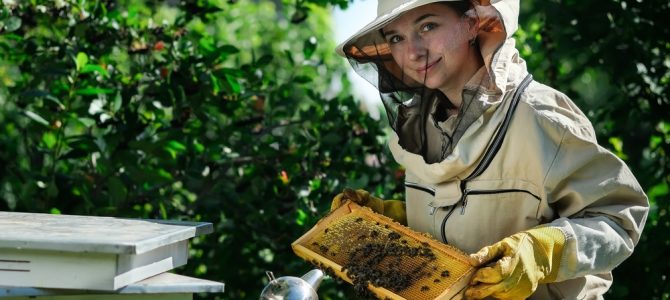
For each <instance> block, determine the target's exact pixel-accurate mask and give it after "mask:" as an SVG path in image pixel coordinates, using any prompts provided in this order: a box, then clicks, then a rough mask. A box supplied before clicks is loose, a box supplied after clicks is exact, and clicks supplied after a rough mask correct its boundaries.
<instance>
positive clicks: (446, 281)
mask: <svg viewBox="0 0 670 300" xmlns="http://www.w3.org/2000/svg"><path fill="white" fill-rule="evenodd" d="M293 250H294V251H295V252H296V254H298V256H300V257H302V258H303V259H305V260H307V261H308V262H310V263H312V264H314V265H315V266H317V267H319V268H321V269H322V270H324V272H326V273H327V274H329V275H330V276H331V277H339V278H341V279H343V280H345V281H347V282H350V283H352V284H353V285H354V290H355V291H356V294H357V295H358V296H359V297H361V298H381V299H451V298H452V297H453V296H456V297H458V295H459V294H460V291H461V290H462V288H463V287H465V285H466V284H467V280H468V278H469V277H470V275H471V274H472V272H473V271H474V269H473V268H472V266H471V265H470V264H469V263H468V258H467V256H466V255H465V254H464V253H462V252H460V251H459V250H458V249H455V248H453V247H450V246H447V245H444V244H441V243H439V242H437V241H435V240H433V239H432V238H430V237H428V236H426V235H423V234H420V233H418V232H415V231H413V230H411V229H409V228H407V227H405V226H402V225H400V224H398V223H395V222H393V221H392V220H391V219H389V218H386V217H384V216H382V215H379V214H376V213H374V212H372V211H371V210H370V209H368V208H366V207H360V206H358V205H356V204H354V203H352V202H349V203H347V204H345V205H343V206H342V207H340V208H339V209H337V210H335V211H333V212H332V213H331V214H329V215H328V216H326V217H324V218H323V219H322V220H320V221H319V223H318V224H317V225H316V226H315V227H314V228H312V229H311V230H310V231H309V232H307V233H306V234H305V235H303V236H302V237H301V238H299V239H298V240H296V241H295V242H294V243H293Z"/></svg>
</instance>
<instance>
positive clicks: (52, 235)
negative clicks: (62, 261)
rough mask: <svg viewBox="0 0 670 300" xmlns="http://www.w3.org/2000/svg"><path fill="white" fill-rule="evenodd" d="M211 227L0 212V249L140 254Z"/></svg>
mask: <svg viewBox="0 0 670 300" xmlns="http://www.w3.org/2000/svg"><path fill="white" fill-rule="evenodd" d="M212 231H213V226H212V223H206V222H182V221H166V220H138V219H122V218H112V217H94V216H76V215H52V214H38V213H17V212H0V248H11V249H33V250H53V251H65V252H91V253H115V254H142V253H145V252H148V251H151V250H153V249H156V248H158V247H161V246H165V245H169V244H172V243H176V242H179V241H183V240H186V239H189V238H192V237H194V236H197V235H202V234H208V233H211V232H212Z"/></svg>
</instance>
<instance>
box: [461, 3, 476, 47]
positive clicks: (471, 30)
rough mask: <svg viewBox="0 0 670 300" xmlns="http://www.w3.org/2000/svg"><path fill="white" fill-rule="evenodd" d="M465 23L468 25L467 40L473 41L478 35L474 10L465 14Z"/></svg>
mask: <svg viewBox="0 0 670 300" xmlns="http://www.w3.org/2000/svg"><path fill="white" fill-rule="evenodd" d="M464 17H465V18H466V22H467V24H468V40H474V39H475V38H477V34H478V33H479V16H478V15H477V11H476V10H475V8H471V9H470V10H468V11H466V12H465V16H464Z"/></svg>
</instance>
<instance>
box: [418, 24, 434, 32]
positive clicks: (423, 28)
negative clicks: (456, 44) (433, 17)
mask: <svg viewBox="0 0 670 300" xmlns="http://www.w3.org/2000/svg"><path fill="white" fill-rule="evenodd" d="M435 27H437V25H436V24H435V23H426V24H424V25H423V26H421V31H430V30H433V29H435Z"/></svg>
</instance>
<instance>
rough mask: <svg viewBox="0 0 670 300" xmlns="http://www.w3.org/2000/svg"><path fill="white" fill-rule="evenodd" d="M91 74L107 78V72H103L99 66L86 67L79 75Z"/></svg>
mask: <svg viewBox="0 0 670 300" xmlns="http://www.w3.org/2000/svg"><path fill="white" fill-rule="evenodd" d="M91 72H98V74H100V75H102V76H103V77H105V78H109V72H107V70H105V69H104V68H103V67H102V66H100V65H90V64H89V65H86V66H84V67H83V68H82V69H81V72H80V73H81V74H87V73H91Z"/></svg>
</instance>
